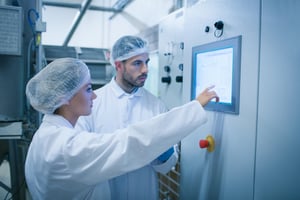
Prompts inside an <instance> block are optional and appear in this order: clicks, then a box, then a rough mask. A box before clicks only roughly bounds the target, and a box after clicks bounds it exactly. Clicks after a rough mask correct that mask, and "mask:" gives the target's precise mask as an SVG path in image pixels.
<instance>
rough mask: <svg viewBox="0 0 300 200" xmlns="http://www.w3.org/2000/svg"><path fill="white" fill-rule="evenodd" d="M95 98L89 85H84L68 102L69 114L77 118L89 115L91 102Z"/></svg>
mask: <svg viewBox="0 0 300 200" xmlns="http://www.w3.org/2000/svg"><path fill="white" fill-rule="evenodd" d="M96 97H97V96H96V94H95V93H94V91H93V89H92V85H91V83H87V84H85V85H84V86H83V87H82V88H81V89H80V90H79V91H78V92H77V93H76V94H75V95H74V97H73V98H72V99H71V100H70V103H69V106H70V108H71V109H70V110H71V112H73V114H74V115H75V116H76V115H77V116H78V117H79V116H82V115H89V114H91V110H92V106H93V100H94V99H95V98H96Z"/></svg>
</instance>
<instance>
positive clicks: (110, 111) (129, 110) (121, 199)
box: [76, 78, 178, 200]
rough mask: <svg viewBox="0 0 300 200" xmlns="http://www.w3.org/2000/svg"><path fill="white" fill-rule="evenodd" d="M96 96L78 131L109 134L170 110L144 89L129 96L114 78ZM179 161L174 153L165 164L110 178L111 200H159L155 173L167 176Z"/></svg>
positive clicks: (160, 163) (78, 125) (81, 119)
mask: <svg viewBox="0 0 300 200" xmlns="http://www.w3.org/2000/svg"><path fill="white" fill-rule="evenodd" d="M95 93H96V94H97V99H95V100H94V104H93V105H94V106H93V110H92V114H91V115H89V116H87V117H81V118H80V119H79V120H78V122H77V124H76V128H80V129H81V130H87V131H91V132H97V133H107V132H108V133H110V132H113V131H115V130H117V129H120V128H125V127H127V126H128V125H130V124H134V123H136V122H139V121H143V120H148V119H150V118H152V117H153V116H156V115H158V114H160V113H163V112H166V111H167V108H166V107H165V105H164V104H163V102H162V101H161V100H159V99H158V98H156V97H155V96H154V95H152V94H151V93H150V92H148V91H147V90H145V89H144V88H139V89H138V90H137V91H136V92H134V93H132V94H128V93H125V92H124V90H122V89H121V88H120V87H119V85H118V84H117V83H116V81H115V79H114V78H113V79H112V80H111V81H110V83H108V84H107V85H105V86H104V87H102V88H100V89H98V90H96V91H95ZM103 113H105V114H103ZM166 125H168V124H167V123H166V124H165V125H163V126H161V127H159V128H161V129H164V126H166ZM157 134H158V133H157ZM165 150H167V149H165ZM177 159H178V154H177V152H176V151H175V152H174V153H173V155H172V156H171V157H170V158H169V159H168V160H167V161H166V162H164V163H162V162H160V161H158V160H157V159H156V160H154V161H153V162H151V163H150V162H149V163H148V164H147V165H145V166H144V167H142V168H139V169H137V170H134V171H132V172H129V173H127V174H124V175H121V176H119V177H116V178H113V179H111V180H110V188H111V194H112V199H113V200H134V199H143V200H155V199H158V178H157V173H156V172H161V173H167V172H168V171H170V170H171V168H172V167H174V166H175V164H176V162H177Z"/></svg>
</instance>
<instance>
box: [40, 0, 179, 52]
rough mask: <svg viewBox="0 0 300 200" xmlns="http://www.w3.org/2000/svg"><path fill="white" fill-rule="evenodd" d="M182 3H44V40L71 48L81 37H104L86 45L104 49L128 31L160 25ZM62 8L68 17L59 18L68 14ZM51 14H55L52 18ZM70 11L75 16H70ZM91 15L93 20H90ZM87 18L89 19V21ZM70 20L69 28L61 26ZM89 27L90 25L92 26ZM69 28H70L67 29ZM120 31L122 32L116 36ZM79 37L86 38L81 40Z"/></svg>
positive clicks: (153, 0) (164, 0)
mask: <svg viewBox="0 0 300 200" xmlns="http://www.w3.org/2000/svg"><path fill="white" fill-rule="evenodd" d="M182 2H183V0H151V1H149V0H43V1H42V3H43V8H44V10H45V11H44V12H45V13H46V15H45V16H46V23H47V33H46V34H45V37H46V38H50V37H51V38H54V39H57V40H58V39H59V38H61V39H60V41H58V42H57V43H59V44H60V45H65V46H67V45H69V43H70V42H71V43H74V42H76V41H79V40H81V39H78V38H82V37H84V38H85V41H87V39H91V38H95V39H96V38H99V37H100V38H102V39H101V41H96V42H91V44H87V45H85V46H91V45H93V44H97V46H99V45H100V46H102V47H103V46H109V45H110V42H106V41H107V40H113V39H115V38H116V37H118V36H117V34H125V33H128V30H126V29H132V31H135V32H138V31H141V30H142V29H145V28H147V27H149V26H152V25H153V24H155V23H158V21H159V20H160V19H161V18H163V17H164V16H166V15H168V14H169V13H170V12H172V11H174V10H176V9H177V8H180V7H182ZM45 8H46V9H45ZM62 9H64V10H65V11H66V14H65V15H63V16H60V17H58V15H59V14H61V12H65V11H62ZM153 11H155V12H153ZM47 12H48V13H47ZM50 12H52V14H51V15H50ZM68 12H69V13H70V12H73V13H71V14H70V16H68V15H67V14H68ZM95 13H98V14H95ZM100 14H101V15H100ZM91 15H93V17H90V16H91ZM96 15H97V16H96ZM87 16H89V17H90V18H89V20H88V19H87ZM57 18H58V19H57ZM68 18H70V19H69V21H68V22H67V23H68V25H66V24H65V25H64V26H62V27H60V25H61V24H62V23H66V22H63V21H64V20H65V21H66V19H68ZM95 18H97V23H98V24H96V25H95V24H92V21H93V20H95ZM55 20H56V21H55ZM54 21H55V22H54ZM99 23H101V25H99ZM52 24H55V25H52ZM87 24H91V25H90V27H88V26H87ZM125 25H126V27H125ZM54 26H55V29H58V30H59V31H57V30H53V29H54V28H52V27H54ZM66 26H68V29H66V28H65V27H66ZM96 26H97V27H96ZM99 26H100V27H101V28H99ZM83 27H84V28H83ZM87 29H88V30H90V31H91V32H95V33H94V35H92V33H91V32H89V33H88V32H87V31H86V30H87ZM94 29H95V30H94ZM99 29H101V31H99ZM104 31H106V33H104ZM118 31H119V32H120V33H117V32H118ZM58 34H61V35H58ZM80 34H81V35H83V36H82V37H79V36H78V35H80ZM128 34H130V33H128ZM75 38H76V39H75ZM52 40H53V39H52ZM50 43H51V42H50ZM99 43H100V44H99ZM83 45H84V44H83Z"/></svg>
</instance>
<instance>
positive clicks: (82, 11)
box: [63, 0, 92, 46]
mask: <svg viewBox="0 0 300 200" xmlns="http://www.w3.org/2000/svg"><path fill="white" fill-rule="evenodd" d="M91 2H92V0H85V1H84V2H83V3H82V6H81V8H80V10H79V11H78V13H77V15H76V17H75V18H74V21H73V24H72V26H71V30H70V32H69V33H68V35H67V38H66V40H65V41H64V43H63V46H67V45H68V43H69V42H70V40H71V38H72V36H73V34H74V32H75V30H76V29H77V27H78V25H79V23H80V21H81V19H82V17H83V16H84V14H85V12H86V11H87V9H88V8H89V6H90V4H91Z"/></svg>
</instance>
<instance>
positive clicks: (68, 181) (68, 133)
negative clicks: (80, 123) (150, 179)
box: [25, 58, 217, 199]
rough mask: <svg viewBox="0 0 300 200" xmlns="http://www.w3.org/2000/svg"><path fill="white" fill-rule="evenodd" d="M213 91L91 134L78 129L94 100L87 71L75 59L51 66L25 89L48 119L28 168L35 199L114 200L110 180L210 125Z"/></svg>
mask: <svg viewBox="0 0 300 200" xmlns="http://www.w3.org/2000/svg"><path fill="white" fill-rule="evenodd" d="M209 89H210V88H208V89H206V90H205V91H204V92H203V93H202V94H200V95H199V96H198V97H197V100H195V101H192V102H190V103H188V104H186V105H184V106H181V107H178V108H175V109H172V110H171V111H169V112H168V113H165V114H161V115H159V116H157V117H155V118H153V119H150V120H148V121H144V122H140V123H138V124H135V125H132V126H130V127H128V128H126V129H120V130H117V131H115V132H114V133H110V134H97V133H89V134H88V133H87V132H83V131H77V130H75V129H74V126H75V124H76V121H77V120H78V118H79V116H81V115H89V114H90V112H91V107H92V101H93V100H94V99H95V98H96V95H95V94H94V92H93V91H92V87H91V78H90V73H89V70H88V67H87V66H86V65H85V64H84V63H83V62H82V61H80V60H78V59H73V58H61V59H57V60H55V61H53V62H52V63H50V64H49V65H47V66H46V67H45V68H44V69H43V70H41V71H40V72H39V73H38V74H36V75H35V76H34V77H33V78H32V79H31V80H30V81H29V82H28V84H27V86H26V95H27V97H28V99H29V101H30V104H31V105H32V106H33V107H34V108H35V109H36V110H37V111H39V112H41V113H43V114H44V117H43V121H42V123H41V125H40V127H39V129H38V130H37V132H36V133H35V135H34V137H33V139H32V142H31V144H30V147H29V150H28V154H27V158H26V164H25V176H26V182H27V185H28V188H29V191H30V193H31V195H32V198H33V199H110V192H109V188H108V182H107V180H109V179H110V178H113V177H116V176H119V175H121V174H124V173H126V172H129V171H132V170H135V169H137V168H140V167H142V166H144V165H145V164H147V163H149V162H150V161H152V160H153V159H154V158H156V157H157V156H158V155H160V154H161V153H162V152H164V151H165V150H166V149H168V147H170V146H172V145H174V144H176V143H178V142H179V141H180V140H181V139H183V138H184V137H185V136H187V135H188V134H189V133H191V132H192V131H193V130H194V129H195V128H197V127H199V126H200V125H201V124H203V123H205V122H206V120H207V119H206V116H205V112H204V110H203V108H202V106H204V105H205V104H206V103H207V102H208V101H209V100H211V99H212V98H217V95H216V94H215V92H213V91H209ZM201 105H202V106H201ZM103 115H105V113H103ZM166 124H170V125H169V126H167V127H166V126H165V125H166ZM162 127H163V129H162Z"/></svg>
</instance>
